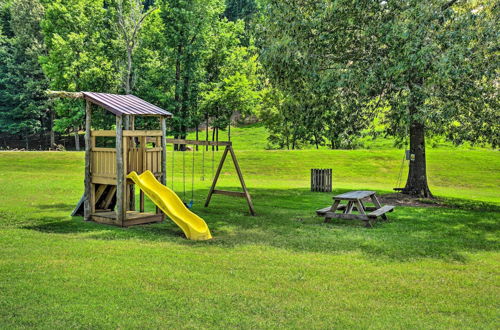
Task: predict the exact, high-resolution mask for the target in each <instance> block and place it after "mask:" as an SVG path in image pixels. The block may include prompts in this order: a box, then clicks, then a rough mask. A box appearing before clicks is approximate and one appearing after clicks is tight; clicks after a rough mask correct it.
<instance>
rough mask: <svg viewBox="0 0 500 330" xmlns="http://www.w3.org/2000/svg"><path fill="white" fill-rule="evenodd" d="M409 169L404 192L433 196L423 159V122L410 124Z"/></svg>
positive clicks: (424, 196)
mask: <svg viewBox="0 0 500 330" xmlns="http://www.w3.org/2000/svg"><path fill="white" fill-rule="evenodd" d="M410 153H411V159H410V169H409V172H408V179H407V181H406V186H405V188H404V189H403V191H402V192H403V193H404V194H408V195H411V196H415V197H423V198H433V196H432V193H431V191H430V189H429V186H428V184H427V165H426V159H425V127H424V125H423V124H420V123H415V122H412V123H411V124H410Z"/></svg>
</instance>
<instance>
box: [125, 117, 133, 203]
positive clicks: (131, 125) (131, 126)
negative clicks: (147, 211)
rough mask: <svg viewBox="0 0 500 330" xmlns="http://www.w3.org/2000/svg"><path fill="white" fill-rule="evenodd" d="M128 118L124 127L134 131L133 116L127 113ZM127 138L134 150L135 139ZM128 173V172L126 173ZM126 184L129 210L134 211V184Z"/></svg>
mask: <svg viewBox="0 0 500 330" xmlns="http://www.w3.org/2000/svg"><path fill="white" fill-rule="evenodd" d="M127 117H128V118H129V119H128V126H127V123H126V126H125V127H126V129H128V130H132V131H135V116H134V115H129V116H127ZM127 139H130V142H131V143H130V144H129V148H133V149H134V150H135V147H136V143H135V142H136V141H135V137H130V138H127ZM129 148H127V149H126V150H127V156H128V152H129V151H128V149H129ZM126 174H128V173H126ZM127 186H128V189H129V191H128V192H129V198H128V200H129V206H128V208H129V210H131V211H135V184H130V185H127Z"/></svg>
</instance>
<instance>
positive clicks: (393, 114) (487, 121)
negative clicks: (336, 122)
mask: <svg viewBox="0 0 500 330" xmlns="http://www.w3.org/2000/svg"><path fill="white" fill-rule="evenodd" d="M267 8H268V12H267V13H266V14H267V17H268V19H267V20H266V22H265V23H266V24H263V25H262V29H263V31H264V33H265V35H266V40H268V41H269V40H271V41H272V42H271V43H269V42H268V43H267V44H265V46H266V47H264V48H263V49H264V50H263V54H264V55H265V56H266V57H267V58H270V59H273V61H270V63H268V65H267V67H268V68H271V70H269V71H270V72H271V73H273V74H274V75H271V77H274V78H275V81H277V82H281V85H282V86H285V87H288V90H290V91H294V89H293V88H294V86H298V87H299V88H300V89H301V90H306V89H305V88H307V87H309V86H311V81H314V80H311V78H312V79H319V80H321V83H320V84H318V85H317V86H323V90H321V88H319V89H317V88H315V89H313V90H315V91H320V94H316V95H327V94H330V95H336V97H335V98H334V99H335V100H338V101H341V102H340V105H341V107H345V108H346V109H348V110H349V111H347V112H346V114H350V113H353V115H351V116H352V118H349V120H345V119H344V120H343V123H348V122H351V121H352V120H353V119H354V120H356V119H358V120H359V118H365V120H366V119H371V118H373V116H375V115H379V116H381V118H382V119H383V123H384V124H385V127H386V132H387V133H388V134H390V135H392V136H395V137H396V138H397V139H399V140H407V141H409V148H410V151H411V155H412V156H411V161H410V168H409V173H408V179H407V183H406V186H405V188H404V190H403V192H405V193H408V194H411V195H414V196H419V197H431V196H432V194H431V192H430V190H429V187H428V184H427V174H426V156H425V137H426V136H431V135H435V134H439V135H441V136H444V137H446V138H449V139H450V140H452V141H453V142H456V143H461V142H464V141H470V142H472V143H477V142H489V143H491V144H492V145H493V146H497V145H498V143H499V136H498V134H499V133H498V125H499V124H498V123H499V122H500V120H499V114H498V111H497V109H498V108H499V107H498V74H499V69H498V58H497V54H498V44H497V41H498V26H497V25H496V17H498V6H497V5H495V4H494V2H488V1H469V2H466V1H458V0H446V1H445V0H432V1H426V2H422V1H418V0H406V1H366V0H359V1H350V0H337V1H326V0H324V1H299V0H289V1H278V0H270V1H269V6H268V7H267ZM276 16H278V19H276ZM285 16H286V17H285ZM269 53H270V54H271V55H273V54H275V53H281V54H282V56H281V57H278V56H269V55H268V54H269ZM279 70H282V72H283V74H281V75H280V74H279ZM296 94H297V95H299V94H298V92H297V93H296ZM346 96H347V97H346ZM326 109H327V108H326V107H322V110H320V112H321V113H326V112H327V111H326ZM354 133H355V131H354V130H353V134H354Z"/></svg>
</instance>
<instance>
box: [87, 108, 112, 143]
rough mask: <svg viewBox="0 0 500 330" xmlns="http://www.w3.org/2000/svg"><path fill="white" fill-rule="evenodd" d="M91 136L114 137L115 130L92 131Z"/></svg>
mask: <svg viewBox="0 0 500 330" xmlns="http://www.w3.org/2000/svg"><path fill="white" fill-rule="evenodd" d="M87 102H88V101H87ZM92 136H106V137H115V136H116V131H105V130H99V131H92Z"/></svg>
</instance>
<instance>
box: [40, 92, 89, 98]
mask: <svg viewBox="0 0 500 330" xmlns="http://www.w3.org/2000/svg"><path fill="white" fill-rule="evenodd" d="M46 93H47V95H48V97H50V98H66V99H83V93H82V92H65V91H47V92H46Z"/></svg>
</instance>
